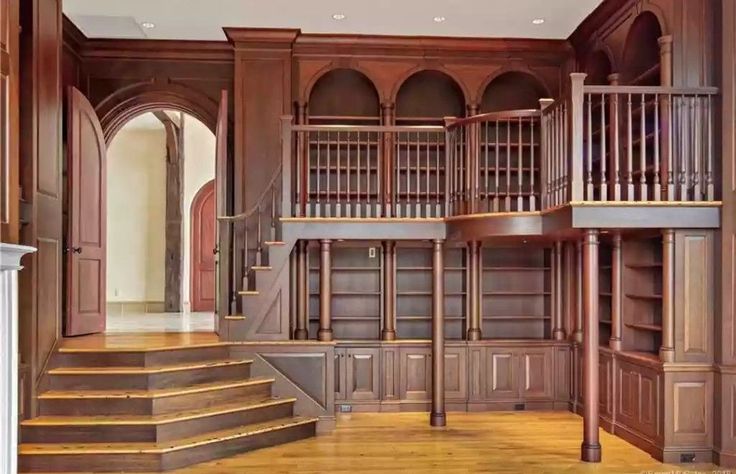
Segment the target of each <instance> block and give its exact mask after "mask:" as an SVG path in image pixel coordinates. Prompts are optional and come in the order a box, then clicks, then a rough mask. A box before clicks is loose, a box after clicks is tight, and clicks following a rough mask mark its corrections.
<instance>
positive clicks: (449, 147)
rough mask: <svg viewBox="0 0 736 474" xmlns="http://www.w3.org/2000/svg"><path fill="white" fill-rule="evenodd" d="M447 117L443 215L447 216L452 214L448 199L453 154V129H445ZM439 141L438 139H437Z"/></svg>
mask: <svg viewBox="0 0 736 474" xmlns="http://www.w3.org/2000/svg"><path fill="white" fill-rule="evenodd" d="M447 125H448V122H447V119H445V162H444V164H443V165H444V167H445V217H449V216H451V215H452V211H451V209H450V199H451V197H452V189H451V184H450V181H451V179H450V177H451V174H450V170H451V169H452V159H453V156H454V155H455V153H454V151H453V147H454V146H455V145H454V133H455V132H454V130H448V129H447ZM438 143H439V141H438ZM439 166H440V155H439V151H438V153H437V168H438V169H439ZM439 179H440V178H439V171H438V172H437V188H438V189H439Z"/></svg>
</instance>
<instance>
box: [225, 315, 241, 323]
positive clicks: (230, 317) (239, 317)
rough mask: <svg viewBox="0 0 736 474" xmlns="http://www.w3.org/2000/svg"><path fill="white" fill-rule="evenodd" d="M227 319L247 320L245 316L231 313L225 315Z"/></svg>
mask: <svg viewBox="0 0 736 474" xmlns="http://www.w3.org/2000/svg"><path fill="white" fill-rule="evenodd" d="M225 321H245V316H238V315H235V314H234V315H231V316H225Z"/></svg>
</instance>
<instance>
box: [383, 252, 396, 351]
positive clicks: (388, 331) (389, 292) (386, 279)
mask: <svg viewBox="0 0 736 474" xmlns="http://www.w3.org/2000/svg"><path fill="white" fill-rule="evenodd" d="M395 269H396V244H395V242H393V241H391V240H387V241H385V242H383V330H382V331H381V339H382V340H384V341H393V340H395V339H396V283H395V282H394V276H395V275H396V272H395Z"/></svg>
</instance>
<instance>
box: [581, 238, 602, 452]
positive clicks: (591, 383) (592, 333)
mask: <svg viewBox="0 0 736 474" xmlns="http://www.w3.org/2000/svg"><path fill="white" fill-rule="evenodd" d="M583 307H584V309H585V314H584V318H583V404H584V406H583V443H582V446H581V449H580V459H581V460H583V461H585V462H601V444H600V441H599V438H598V426H599V420H598V411H599V399H598V391H599V390H598V230H595V229H587V230H586V231H585V237H584V240H583Z"/></svg>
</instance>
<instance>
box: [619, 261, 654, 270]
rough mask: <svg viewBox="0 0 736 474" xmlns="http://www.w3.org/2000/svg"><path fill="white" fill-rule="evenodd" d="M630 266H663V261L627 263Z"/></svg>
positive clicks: (635, 267)
mask: <svg viewBox="0 0 736 474" xmlns="http://www.w3.org/2000/svg"><path fill="white" fill-rule="evenodd" d="M626 266H627V267H628V268H634V269H637V268H644V269H646V268H662V262H649V263H627V264H626Z"/></svg>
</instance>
